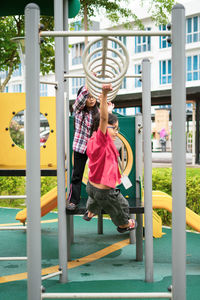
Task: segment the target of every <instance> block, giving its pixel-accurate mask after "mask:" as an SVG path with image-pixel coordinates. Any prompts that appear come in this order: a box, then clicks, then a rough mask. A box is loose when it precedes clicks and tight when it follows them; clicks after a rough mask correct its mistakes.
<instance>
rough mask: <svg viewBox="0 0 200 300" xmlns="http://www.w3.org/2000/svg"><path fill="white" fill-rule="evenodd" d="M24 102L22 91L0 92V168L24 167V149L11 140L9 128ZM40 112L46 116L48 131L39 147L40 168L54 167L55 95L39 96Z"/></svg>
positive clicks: (23, 107)
mask: <svg viewBox="0 0 200 300" xmlns="http://www.w3.org/2000/svg"><path fill="white" fill-rule="evenodd" d="M25 103H26V101H25V94H24V93H0V108H1V118H0V140H1V148H0V169H5V170H10V169H14V170H17V169H25V168H26V150H25V149H22V148H20V147H19V146H17V145H16V144H15V143H14V142H13V140H12V138H11V136H10V130H9V127H10V123H11V120H12V118H13V117H14V116H16V115H17V114H18V113H19V112H21V111H23V110H25V109H26V105H25ZM40 112H41V113H42V114H43V115H44V116H45V117H46V119H47V121H48V124H49V131H50V132H49V137H48V139H47V141H46V142H45V144H44V145H42V146H41V147H40V151H41V152H40V154H41V156H40V157H41V158H40V159H41V169H56V113H55V112H56V103H55V97H40ZM33 126H34V124H33Z"/></svg>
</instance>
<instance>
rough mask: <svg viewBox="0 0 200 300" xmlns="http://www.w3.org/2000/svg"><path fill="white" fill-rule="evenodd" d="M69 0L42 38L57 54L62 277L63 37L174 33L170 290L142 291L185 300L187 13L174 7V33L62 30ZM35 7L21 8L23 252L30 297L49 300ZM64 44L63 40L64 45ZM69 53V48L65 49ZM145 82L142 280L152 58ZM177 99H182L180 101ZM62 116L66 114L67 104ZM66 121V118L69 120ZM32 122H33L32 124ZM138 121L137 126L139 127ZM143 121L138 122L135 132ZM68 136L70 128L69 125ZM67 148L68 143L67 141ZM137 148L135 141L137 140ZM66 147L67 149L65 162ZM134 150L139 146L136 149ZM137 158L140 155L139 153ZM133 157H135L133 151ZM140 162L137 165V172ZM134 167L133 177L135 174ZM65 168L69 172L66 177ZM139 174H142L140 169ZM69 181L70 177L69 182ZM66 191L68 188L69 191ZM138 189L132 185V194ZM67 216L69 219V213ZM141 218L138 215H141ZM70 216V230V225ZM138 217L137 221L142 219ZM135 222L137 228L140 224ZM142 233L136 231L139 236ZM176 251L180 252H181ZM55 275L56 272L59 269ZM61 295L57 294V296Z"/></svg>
mask: <svg viewBox="0 0 200 300" xmlns="http://www.w3.org/2000/svg"><path fill="white" fill-rule="evenodd" d="M66 3H67V1H64V9H63V2H62V1H55V3H54V4H55V7H54V9H55V32H41V33H40V35H41V36H55V44H56V47H55V49H56V50H55V58H56V70H55V71H56V82H57V90H56V122H57V124H56V129H57V175H58V217H59V223H58V228H59V265H60V267H61V271H59V274H60V280H61V282H66V281H67V261H66V253H67V247H66V245H67V242H66V236H67V231H66V215H65V198H66V197H65V150H64V148H65V147H64V113H63V107H64V105H63V103H64V90H65V87H64V82H63V78H64V76H63V75H64V72H63V71H64V70H65V69H67V68H66V65H67V63H65V67H64V47H63V44H64V43H63V39H62V38H61V37H68V36H78V35H82V36H89V35H91V36H97V35H101V36H105V37H106V36H119V35H132V36H134V35H145V36H147V35H154V36H156V35H167V36H172V70H173V74H172V104H173V105H172V116H173V137H172V139H173V186H172V191H173V215H172V218H173V237H172V239H173V283H172V285H173V290H172V291H170V292H168V293H154V294H151V293H146V294H145V295H143V297H145V298H152V297H155V296H156V297H162V298H170V299H172V298H173V299H175V300H180V299H181V300H185V128H184V126H185V117H184V115H185V16H184V7H183V6H182V5H175V6H174V8H173V10H172V32H170V31H169V32H155V33H154V32H133V31H132V32H130V31H115V32H112V33H110V32H66V31H63V29H64V28H66V23H65V26H64V25H63V20H64V21H65V22H66V19H67V18H63V10H64V11H65V12H66V11H67V5H66ZM39 15H40V12H39V8H38V6H37V5H34V4H29V5H27V7H26V9H25V25H26V61H27V66H26V67H27V69H26V88H27V91H26V110H27V113H26V117H27V120H28V121H29V122H27V139H26V140H27V149H26V150H27V151H26V153H27V157H26V162H27V172H26V175H27V199H28V203H27V220H28V222H27V238H28V247H27V256H28V260H27V262H28V264H27V266H28V299H29V300H33V299H34V300H39V299H45V298H50V297H51V296H52V297H53V296H54V297H55V295H50V294H49V293H42V294H41V230H40V143H39V125H40V118H39V117H40V108H39V61H40V59H39V43H38V42H39V35H38V24H39ZM65 46H66V43H65ZM65 52H67V51H65ZM142 83H143V85H142V86H143V105H142V106H143V133H144V205H145V224H146V232H145V267H146V270H147V272H146V274H145V275H146V278H145V280H146V281H149V282H152V281H153V247H152V246H153V245H152V184H151V174H152V172H151V168H152V166H151V117H150V116H151V115H150V107H151V105H150V99H151V97H150V62H149V60H147V59H146V60H144V61H143V63H142ZM180 99H181V100H182V101H180ZM66 116H67V117H68V116H69V107H68V105H67V113H66ZM66 123H67V125H69V119H68V118H67V122H66ZM33 124H34V126H32V125H33ZM139 125H140V126H139ZM140 127H141V122H140V123H137V124H136V128H137V130H138V131H139V130H140V129H139V128H140ZM66 136H67V137H69V126H67V135H66ZM67 147H69V141H67ZM136 147H138V145H137V144H136ZM69 153H70V152H69V149H68V151H67V157H68V163H67V170H68V171H69V170H70V165H69ZM136 153H141V151H139V152H138V149H136ZM140 156H141V155H140ZM136 159H139V158H138V157H137V154H136ZM141 166H142V164H140V166H139V168H140V170H141ZM137 172H138V171H137V170H136V178H138V177H137V176H138V173H137ZM69 173H70V172H68V176H69ZM140 174H141V172H140ZM67 185H69V180H67ZM68 190H69V189H68ZM137 190H138V187H137V186H136V193H137ZM70 218H71V217H70ZM139 220H140V218H139ZM70 221H71V220H69V218H68V228H69V227H70V226H69V225H70ZM140 221H141V220H140ZM140 221H139V228H141V225H142V224H141V222H140ZM138 234H140V232H138V230H137V235H138ZM179 249H181V250H182V251H181V252H180V251H179ZM57 275H58V273H57ZM56 296H57V298H59V295H56ZM90 296H91V297H93V298H103V297H104V298H105V297H106V298H107V299H109V298H112V297H113V294H112V293H107V294H103V295H101V294H99V293H98V294H95V295H94V294H90V295H89V294H86V295H84V298H85V299H86V298H89V297H90ZM114 296H115V297H120V298H127V297H131V298H138V297H139V295H138V294H137V293H131V295H128V294H127V293H124V294H123V295H122V294H117V295H116V294H115V295H114ZM60 297H62V298H63V297H65V298H70V297H77V294H76V295H75V294H73V296H72V295H70V294H68V295H67V294H66V295H64V294H63V295H62V296H61V295H60Z"/></svg>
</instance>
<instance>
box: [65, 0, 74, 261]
mask: <svg viewBox="0 0 200 300" xmlns="http://www.w3.org/2000/svg"><path fill="white" fill-rule="evenodd" d="M68 2H69V1H68V0H63V25H64V28H63V30H68ZM68 39H69V38H68V37H65V38H64V74H68V73H69V55H68V51H69V42H68ZM64 90H65V151H66V169H67V174H66V176H67V197H68V195H69V191H70V173H71V172H70V123H69V114H70V111H69V78H68V79H65V84H64ZM66 217H67V257H68V259H70V249H71V243H73V241H74V223H73V219H74V216H70V215H67V216H66Z"/></svg>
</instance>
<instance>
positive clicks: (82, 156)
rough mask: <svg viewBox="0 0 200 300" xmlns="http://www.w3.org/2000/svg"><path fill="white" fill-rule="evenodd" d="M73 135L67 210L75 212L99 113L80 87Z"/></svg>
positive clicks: (95, 102) (75, 106)
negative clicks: (93, 130)
mask: <svg viewBox="0 0 200 300" xmlns="http://www.w3.org/2000/svg"><path fill="white" fill-rule="evenodd" d="M73 111H74V114H75V133H74V141H73V151H74V167H73V171H72V178H71V186H70V193H69V197H68V202H67V210H71V211H73V210H75V209H76V208H77V207H78V204H79V202H80V194H81V183H82V178H83V172H84V168H85V164H86V161H87V158H88V157H87V154H86V149H87V142H88V140H89V138H90V137H91V131H92V130H91V128H92V124H93V119H94V116H95V115H96V114H98V113H99V111H98V106H97V101H96V99H95V98H94V97H93V96H92V95H91V94H89V92H88V90H87V87H86V86H82V87H81V88H80V89H79V91H78V94H77V98H76V101H75V103H74V105H73Z"/></svg>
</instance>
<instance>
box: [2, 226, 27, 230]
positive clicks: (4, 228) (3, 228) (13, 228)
mask: <svg viewBox="0 0 200 300" xmlns="http://www.w3.org/2000/svg"><path fill="white" fill-rule="evenodd" d="M26 229H27V227H26V226H21V227H19V226H18V227H17V226H5V227H1V226H0V230H26Z"/></svg>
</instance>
